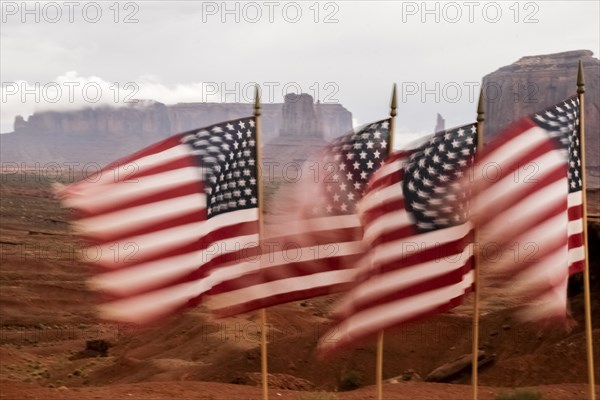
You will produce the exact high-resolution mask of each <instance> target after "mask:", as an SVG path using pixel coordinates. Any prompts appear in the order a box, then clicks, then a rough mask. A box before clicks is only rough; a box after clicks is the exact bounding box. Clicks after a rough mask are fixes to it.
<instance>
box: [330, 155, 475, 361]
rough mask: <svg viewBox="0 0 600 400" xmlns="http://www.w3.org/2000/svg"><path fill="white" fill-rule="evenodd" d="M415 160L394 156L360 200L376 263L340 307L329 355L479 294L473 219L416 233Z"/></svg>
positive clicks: (366, 266)
mask: <svg viewBox="0 0 600 400" xmlns="http://www.w3.org/2000/svg"><path fill="white" fill-rule="evenodd" d="M409 155H410V153H409V152H399V153H395V154H394V155H392V156H391V158H390V160H389V161H388V162H387V163H386V164H384V166H382V167H381V168H380V169H379V170H378V171H377V172H376V173H375V174H374V176H373V178H372V183H371V185H370V187H369V190H368V192H367V193H366V194H365V196H364V197H363V199H362V200H361V202H360V213H361V216H362V218H363V222H364V224H365V242H366V243H367V244H368V246H369V248H370V252H369V254H370V258H369V260H368V261H365V262H364V263H363V265H362V266H360V267H359V272H358V274H359V275H358V279H357V281H359V282H360V283H359V284H358V285H357V286H356V287H355V288H354V289H352V290H351V291H350V292H349V293H348V294H347V295H346V296H345V297H344V298H343V299H342V300H341V301H340V303H339V304H338V305H337V307H336V310H335V314H336V316H337V318H338V319H339V323H338V324H337V325H336V326H335V327H334V328H333V329H332V330H331V332H330V333H328V334H326V335H325V336H324V338H327V339H325V340H322V342H321V344H320V347H321V350H322V351H324V352H328V351H331V350H334V349H336V348H340V347H343V346H348V345H351V344H355V343H357V342H359V341H361V340H363V339H365V338H367V337H369V336H372V335H374V334H376V333H377V332H379V331H382V330H384V329H387V328H390V327H392V326H395V325H398V324H401V323H404V322H408V321H412V320H416V319H419V318H423V317H426V316H428V315H432V314H435V313H439V312H443V311H446V310H448V309H450V308H453V307H455V306H456V305H458V304H460V303H461V302H462V300H463V299H464V297H465V296H466V295H467V294H468V293H469V292H470V290H471V286H472V283H473V275H472V255H473V244H472V234H473V229H472V226H471V224H470V223H469V222H467V223H464V224H462V225H458V226H454V227H449V228H445V229H440V230H437V231H431V232H427V233H419V232H418V231H417V230H416V228H415V226H414V223H413V221H412V219H411V217H410V216H409V215H408V212H407V211H406V209H405V207H404V195H403V192H402V180H403V175H404V164H405V162H406V161H407V157H408V156H409Z"/></svg>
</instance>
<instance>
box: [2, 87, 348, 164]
mask: <svg viewBox="0 0 600 400" xmlns="http://www.w3.org/2000/svg"><path fill="white" fill-rule="evenodd" d="M296 97H298V100H299V104H298V106H299V107H297V106H296V103H293V104H290V105H289V106H288V107H286V112H283V108H284V107H285V106H284V104H281V103H279V104H264V105H263V106H262V135H261V139H262V142H263V143H266V142H268V141H270V140H271V139H274V138H276V137H278V136H279V135H280V134H281V135H285V136H287V137H290V138H292V137H293V138H296V139H298V140H300V139H301V138H303V137H308V136H310V137H314V138H316V137H323V136H330V137H331V136H335V135H339V134H340V133H343V132H345V131H347V130H349V129H350V128H351V127H352V114H351V113H350V112H348V111H347V110H346V109H345V108H344V107H342V106H341V105H339V104H313V102H312V97H310V96H308V95H301V96H296ZM252 107H253V106H252V105H251V104H235V103H233V104H232V103H226V104H224V103H182V104H175V105H171V106H167V105H164V104H162V103H158V102H154V101H144V102H140V103H137V104H135V105H133V106H129V107H120V108H115V107H98V108H88V109H83V110H77V111H66V112H54V111H46V112H39V113H35V114H33V115H32V116H31V117H29V118H28V119H27V120H25V119H23V118H22V117H20V116H18V117H17V118H15V131H14V132H13V133H9V134H3V135H0V156H1V157H2V161H3V162H13V163H19V164H20V163H26V164H28V165H35V164H36V163H39V164H44V163H49V162H59V163H61V162H63V163H64V162H68V163H79V164H85V163H90V162H93V163H98V164H100V165H104V164H106V163H108V162H111V161H114V160H116V159H118V158H119V157H122V156H125V155H127V154H130V153H132V152H135V151H137V150H140V149H142V148H144V147H146V146H148V145H150V144H152V143H154V142H157V141H159V140H161V139H163V138H166V137H167V136H169V135H171V134H174V133H176V132H184V131H187V130H191V129H196V128H200V127H203V126H206V125H210V124H213V123H218V122H222V121H226V120H229V119H235V118H240V117H245V116H249V115H252V113H253V108H252ZM288 119H289V120H288ZM324 127H326V128H324ZM331 132H335V134H334V135H331Z"/></svg>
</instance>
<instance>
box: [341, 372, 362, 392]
mask: <svg viewBox="0 0 600 400" xmlns="http://www.w3.org/2000/svg"><path fill="white" fill-rule="evenodd" d="M361 386H362V383H361V377H360V374H359V373H358V372H356V371H348V372H347V373H346V374H345V375H344V376H342V380H341V382H340V389H341V390H344V391H346V390H354V389H358V388H359V387H361Z"/></svg>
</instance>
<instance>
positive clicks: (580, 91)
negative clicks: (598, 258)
mask: <svg viewBox="0 0 600 400" xmlns="http://www.w3.org/2000/svg"><path fill="white" fill-rule="evenodd" d="M584 93H585V84H584V82H583V64H582V63H581V60H579V69H578V71H577V96H578V97H579V143H580V149H579V150H580V153H581V154H580V158H581V208H582V216H581V217H582V219H583V254H584V256H585V260H584V270H583V295H584V298H585V338H586V344H587V346H586V350H587V367H588V383H589V398H590V400H595V399H596V386H595V384H594V351H593V344H592V304H591V298H590V297H591V296H590V262H589V257H588V255H589V254H588V231H587V194H586V188H587V186H586V170H585V166H586V164H585V103H584Z"/></svg>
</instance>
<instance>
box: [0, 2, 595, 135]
mask: <svg viewBox="0 0 600 400" xmlns="http://www.w3.org/2000/svg"><path fill="white" fill-rule="evenodd" d="M599 14H600V10H599V2H597V1H566V0H565V1H532V2H528V1H521V2H516V1H497V2H478V1H470V2H469V1H465V2H462V1H458V2H434V1H430V2H421V1H418V2H410V1H331V2H329V1H321V2H316V1H297V2H284V1H264V2H262V1H257V2H237V1H228V2H222V1H218V2H211V1H205V2H200V1H198V2H196V1H193V2H192V1H182V2H176V1H169V2H167V1H142V2H139V1H131V2H127V1H123V2H119V3H116V2H113V1H110V2H78V1H73V2H66V3H63V2H49V3H45V2H29V3H26V4H25V6H24V5H23V3H22V2H20V1H18V2H12V1H5V2H2V29H1V49H0V50H1V70H0V75H1V76H0V78H1V81H2V112H1V129H2V132H9V131H12V124H13V120H14V117H15V116H16V115H19V114H20V115H23V116H25V117H26V116H28V115H30V114H31V113H33V112H35V111H38V110H51V109H58V110H64V109H75V108H81V107H84V106H94V105H99V104H112V105H117V106H123V105H127V104H128V101H130V100H138V99H154V100H158V101H161V102H164V103H168V104H171V103H177V102H195V101H227V102H233V101H241V102H247V101H250V100H251V95H252V85H253V83H254V82H256V83H259V84H260V85H261V87H262V88H263V100H264V101H265V102H281V101H282V97H283V95H284V94H285V93H286V92H296V91H302V92H305V93H309V94H311V95H313V97H315V98H318V99H320V101H322V102H329V103H341V104H342V105H343V106H344V107H346V108H347V109H348V110H350V111H351V112H352V113H353V116H354V120H355V123H356V124H358V123H366V122H369V121H371V120H374V119H379V118H382V117H385V116H386V115H387V114H388V112H389V97H390V92H391V86H392V83H393V82H396V83H397V84H398V86H399V89H401V93H400V96H399V103H400V104H399V108H398V119H397V121H398V122H397V126H398V131H399V132H400V133H402V132H412V133H422V132H429V131H432V130H433V127H434V124H435V117H436V113H438V112H439V113H441V114H442V115H443V116H444V117H445V118H446V125H447V126H448V127H450V126H454V125H458V124H462V123H466V122H470V120H472V119H473V118H474V110H475V103H476V100H477V99H476V96H474V93H477V92H478V88H477V85H478V83H479V82H480V81H481V79H482V77H483V76H484V75H486V74H488V73H490V72H492V71H494V70H496V69H498V68H499V67H502V66H504V65H507V64H510V63H513V62H515V61H517V60H518V59H519V58H520V57H522V56H525V55H536V54H547V53H554V52H561V51H568V50H577V49H590V50H592V51H594V54H595V56H596V57H597V56H598V52H599V51H600V50H599V49H600V34H599V32H600V26H599V17H598V15H599Z"/></svg>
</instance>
